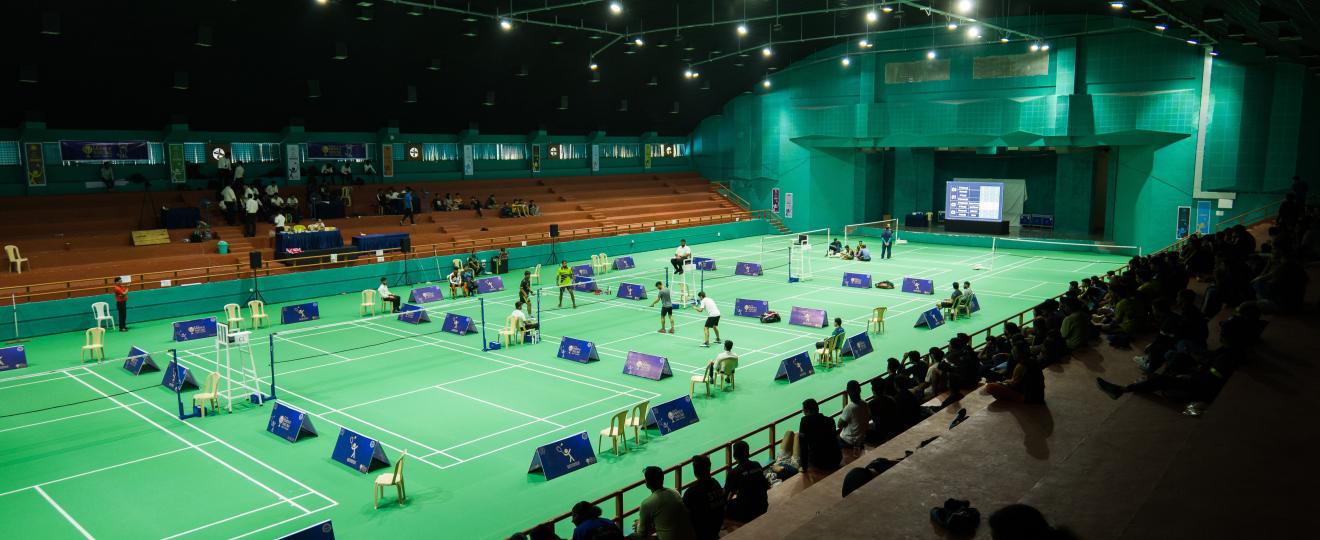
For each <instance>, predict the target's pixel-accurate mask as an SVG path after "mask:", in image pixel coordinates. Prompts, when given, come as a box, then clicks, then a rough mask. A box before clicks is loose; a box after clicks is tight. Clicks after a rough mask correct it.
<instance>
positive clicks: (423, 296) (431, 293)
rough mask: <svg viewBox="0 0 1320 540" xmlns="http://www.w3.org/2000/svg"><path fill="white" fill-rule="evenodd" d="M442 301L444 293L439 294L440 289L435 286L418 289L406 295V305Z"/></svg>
mask: <svg viewBox="0 0 1320 540" xmlns="http://www.w3.org/2000/svg"><path fill="white" fill-rule="evenodd" d="M444 299H445V293H443V292H440V287H437V286H435V285H432V286H430V287H418V288H416V289H413V290H412V292H410V293H408V303H410V304H425V303H428V302H435V301H437V300H444Z"/></svg>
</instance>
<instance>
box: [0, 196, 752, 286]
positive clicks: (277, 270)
mask: <svg viewBox="0 0 1320 540" xmlns="http://www.w3.org/2000/svg"><path fill="white" fill-rule="evenodd" d="M742 219H754V218H752V217H751V216H750V215H749V214H748V213H747V212H734V213H725V214H715V215H708V216H697V217H689V218H676V219H670V220H662V221H650V222H643V223H628V224H624V225H606V226H599V227H584V228H578V229H566V230H562V231H560V235H559V237H558V238H557V239H555V240H556V241H560V242H563V241H571V240H586V239H590V238H601V237H609V236H617V235H620V234H634V233H641V232H651V231H660V230H667V229H677V228H683V227H691V226H697V225H705V224H716V223H728V222H732V221H738V220H742ZM550 241H551V238H550V235H549V234H548V233H525V234H515V235H507V236H498V237H488V238H473V239H464V240H454V241H450V242H438V243H434V244H424V245H417V246H413V251H412V253H409V254H404V253H402V252H401V251H400V250H399V249H398V248H393V249H388V250H384V253H383V254H382V255H380V256H377V255H376V252H375V251H357V252H345V253H338V254H336V255H337V257H336V258H335V259H336V260H333V261H332V260H330V256H329V255H324V254H323V255H307V256H300V257H287V258H279V259H275V260H273V261H272V260H263V261H262V266H261V268H259V269H252V268H249V265H248V263H247V262H246V261H241V262H234V263H227V264H220V265H212V266H202V267H195V268H179V269H174V270H160V271H153V272H138V273H132V274H120V275H128V276H130V280H129V283H127V287H128V289H129V290H130V291H141V290H149V289H157V288H162V287H163V286H164V285H162V283H161V282H162V281H165V280H168V281H169V282H170V283H169V285H168V286H178V285H185V284H195V283H211V282H217V281H228V280H233V279H249V278H252V277H254V276H255V277H267V276H273V275H281V274H289V273H293V272H305V271H309V270H320V269H324V268H340V267H345V266H357V265H366V264H376V263H381V262H390V261H398V260H403V259H405V258H409V259H412V258H418V257H427V256H430V257H439V256H451V255H459V254H470V253H472V252H475V251H478V250H493V249H499V248H509V247H520V246H523V245H529V246H530V245H537V244H546V243H550ZM428 252H429V254H428ZM116 277H118V276H102V277H94V278H85V279H73V280H65V281H53V282H46V283H32V284H25V285H8V286H0V297H9V299H10V300H11V301H12V302H14V303H27V302H40V301H47V300H61V299H67V298H76V297H83V296H95V295H100V294H109V293H110V292H111V290H112V289H113V288H114V285H115V278H116Z"/></svg>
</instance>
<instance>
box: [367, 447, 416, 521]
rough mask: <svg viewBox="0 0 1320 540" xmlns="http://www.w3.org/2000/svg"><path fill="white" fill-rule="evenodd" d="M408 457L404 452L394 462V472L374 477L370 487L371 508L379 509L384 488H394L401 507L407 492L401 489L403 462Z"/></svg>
mask: <svg viewBox="0 0 1320 540" xmlns="http://www.w3.org/2000/svg"><path fill="white" fill-rule="evenodd" d="M407 457H408V451H407V450H404V451H403V454H400V455H399V460H398V461H395V462H394V472H388V473H385V474H382V475H380V476H377V477H376V481H375V482H374V483H373V485H372V486H371V506H372V507H374V508H380V498H381V497H384V496H385V488H387V487H390V486H394V489H395V491H397V492H398V494H399V495H398V498H397V500H398V502H399V506H403V500H404V499H405V498H407V497H408V491H407V490H405V489H404V488H403V460H404V459H405V458H407Z"/></svg>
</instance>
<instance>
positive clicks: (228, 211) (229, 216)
mask: <svg viewBox="0 0 1320 540" xmlns="http://www.w3.org/2000/svg"><path fill="white" fill-rule="evenodd" d="M220 208H222V209H224V211H225V223H226V224H228V225H233V224H234V219H235V217H234V216H236V215H238V195H235V194H234V188H233V186H230V185H229V184H225V188H224V189H222V190H220Z"/></svg>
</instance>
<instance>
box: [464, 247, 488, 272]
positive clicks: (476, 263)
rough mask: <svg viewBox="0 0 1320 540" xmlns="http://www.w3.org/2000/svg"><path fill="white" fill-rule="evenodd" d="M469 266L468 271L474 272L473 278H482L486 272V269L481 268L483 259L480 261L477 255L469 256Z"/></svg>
mask: <svg viewBox="0 0 1320 540" xmlns="http://www.w3.org/2000/svg"><path fill="white" fill-rule="evenodd" d="M467 266H468V270H471V271H472V275H473V276H480V275H481V274H482V273H484V272H485V271H486V269H485V268H482V266H481V259H478V258H477V255H476V254H475V253H473V254H472V255H468V260H467Z"/></svg>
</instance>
